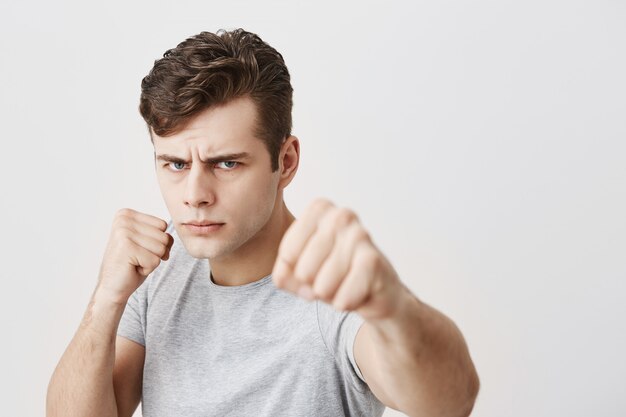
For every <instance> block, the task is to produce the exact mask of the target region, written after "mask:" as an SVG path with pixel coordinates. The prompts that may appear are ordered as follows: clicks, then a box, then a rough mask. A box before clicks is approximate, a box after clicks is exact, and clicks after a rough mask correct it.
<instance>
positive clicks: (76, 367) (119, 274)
mask: <svg viewBox="0 0 626 417" xmlns="http://www.w3.org/2000/svg"><path fill="white" fill-rule="evenodd" d="M166 229H167V223H166V222H165V221H163V220H161V219H158V218H156V217H154V216H150V215H147V214H143V213H139V212H137V211H134V210H131V209H122V210H120V211H119V212H118V213H117V215H116V217H115V219H114V222H113V228H112V231H111V237H110V239H109V243H108V245H107V249H106V251H105V254H104V259H103V261H102V265H101V268H100V276H99V279H98V285H97V287H96V290H95V291H94V293H93V295H92V298H91V301H90V303H89V307H88V308H87V311H86V312H85V315H84V317H83V320H82V322H81V324H80V326H79V328H78V330H77V332H76V334H75V335H74V338H73V339H72V341H71V342H70V344H69V346H68V347H67V349H66V351H65V353H64V354H63V356H62V357H61V360H60V361H59V364H58V365H57V367H56V369H55V371H54V373H53V375H52V378H51V379H50V383H49V385H48V394H47V398H46V410H47V415H48V417H54V416H66V415H71V416H76V417H81V416H89V417H100V416H102V417H104V416H115V417H117V416H118V415H119V416H120V417H126V416H130V415H132V413H133V411H134V410H135V408H136V407H137V404H138V402H139V400H140V397H141V375H142V373H143V360H144V355H145V349H144V347H143V346H141V345H139V344H137V343H134V342H131V341H129V340H126V339H124V338H119V339H116V336H117V328H118V326H119V323H120V320H121V318H122V314H123V312H124V309H125V307H126V302H127V301H128V299H129V297H130V296H131V294H132V293H133V292H134V291H135V290H136V289H137V288H138V287H139V286H140V285H141V284H142V283H143V281H144V280H145V279H146V277H147V276H148V275H149V274H150V273H151V272H152V271H154V269H156V267H157V266H158V265H159V263H160V262H161V260H167V259H169V251H170V248H171V246H172V244H173V238H172V236H171V235H169V234H168V233H166V232H165V230H166ZM116 341H117V343H116ZM116 394H117V395H116Z"/></svg>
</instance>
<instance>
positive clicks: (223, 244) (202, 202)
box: [152, 98, 282, 259]
mask: <svg viewBox="0 0 626 417" xmlns="http://www.w3.org/2000/svg"><path fill="white" fill-rule="evenodd" d="M255 117H256V108H255V105H254V103H253V102H252V101H251V100H250V99H249V98H239V99H236V100H233V101H230V102H228V103H227V104H225V105H222V106H219V107H213V108H209V109H207V110H205V111H204V112H202V113H200V114H199V115H198V116H196V117H195V118H193V119H192V120H191V121H190V122H189V123H187V124H186V125H185V127H184V129H183V130H181V131H180V132H178V133H176V134H175V135H172V136H168V137H159V136H157V135H155V134H154V132H153V134H152V136H153V142H154V149H155V158H156V159H155V163H156V173H157V179H158V182H159V186H160V188H161V193H162V194H163V198H164V200H165V204H166V206H167V209H168V210H169V213H170V215H171V217H172V220H173V222H174V226H175V228H176V232H177V233H178V236H179V237H180V239H181V241H182V243H183V245H184V246H185V248H186V249H187V251H188V252H189V254H190V255H191V256H193V257H195V258H207V259H219V258H222V257H229V256H232V255H233V254H235V253H236V251H237V250H238V249H240V248H242V246H244V245H246V244H250V242H252V241H254V239H255V237H257V236H258V235H259V234H260V233H262V232H263V229H264V226H266V225H267V224H268V221H269V220H270V218H271V216H272V213H273V211H274V208H275V207H276V206H277V201H278V200H277V199H278V192H279V185H280V172H281V170H280V169H279V170H278V171H276V172H271V163H270V154H269V151H268V150H267V148H266V147H265V144H264V143H263V142H262V141H261V140H260V139H258V138H257V137H255V135H254V133H253V132H254V128H255V126H256V125H255V123H256V120H255ZM281 201H282V197H281ZM189 223H212V224H214V225H213V226H208V227H194V226H192V225H190V224H189Z"/></svg>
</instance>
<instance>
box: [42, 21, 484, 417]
mask: <svg viewBox="0 0 626 417" xmlns="http://www.w3.org/2000/svg"><path fill="white" fill-rule="evenodd" d="M291 108H292V87H291V84H290V78H289V73H288V71H287V68H286V66H285V63H284V61H283V58H282V56H281V55H280V54H279V53H278V52H276V50H274V49H273V48H272V47H270V46H269V45H267V44H266V43H264V42H263V41H262V40H261V39H260V38H259V37H258V36H256V35H254V34H252V33H248V32H245V31H243V30H241V29H240V30H236V31H232V32H224V31H221V32H218V33H217V34H212V33H206V32H203V33H201V34H199V35H197V36H194V37H192V38H190V39H187V40H186V41H184V42H182V43H181V44H180V45H178V46H177V47H176V48H174V49H172V50H169V51H167V52H166V53H165V54H164V57H163V58H162V59H160V60H158V61H156V62H155V65H154V67H153V69H152V70H151V71H150V73H149V74H148V76H146V77H145V78H144V79H143V81H142V94H141V101H140V112H141V114H142V116H143V117H144V119H145V120H146V122H147V124H148V127H149V130H150V136H151V139H152V142H153V145H154V151H155V167H156V174H157V179H158V182H159V186H160V188H161V192H162V194H163V197H164V199H165V203H166V205H167V209H168V211H169V214H170V216H171V220H170V222H169V223H166V222H165V221H164V220H161V219H158V218H156V217H154V216H150V215H147V214H143V213H139V212H137V211H134V210H131V209H122V210H120V211H119V212H118V213H117V215H116V216H115V219H114V221H113V227H112V232H111V236H110V239H109V243H108V246H107V249H106V252H105V255H104V259H103V261H102V266H101V269H100V276H99V280H98V285H97V287H96V289H95V291H94V293H93V296H92V299H91V302H90V304H89V307H88V309H87V311H86V313H85V316H84V318H83V321H82V323H81V326H80V328H79V329H78V331H77V332H76V335H75V336H74V338H73V339H72V341H71V343H70V345H69V346H68V348H67V350H66V352H65V353H64V355H63V357H62V358H61V360H60V362H59V364H58V366H57V368H56V370H55V372H54V374H53V376H52V379H51V381H50V385H49V388H48V397H47V413H48V416H61V415H63V416H65V415H71V416H92V417H93V416H131V415H132V414H133V412H134V410H135V409H136V407H137V405H138V404H139V402H140V401H141V403H142V410H143V415H144V416H145V417H148V416H150V417H152V416H209V415H210V416H224V415H237V416H248V415H259V416H339V415H359V416H361V415H363V416H380V415H382V413H383V410H384V407H385V405H386V406H389V407H392V408H394V409H397V410H400V411H403V412H404V413H406V414H408V415H411V416H455V417H457V416H466V415H469V413H470V412H471V410H472V407H473V404H474V401H475V398H476V395H477V392H478V378H477V375H476V371H475V369H474V366H473V363H472V361H471V358H470V356H469V353H468V350H467V347H466V345H465V342H464V340H463V337H462V335H461V333H460V332H459V330H458V329H457V327H456V326H455V325H454V324H453V323H452V322H451V321H450V320H449V319H448V318H447V317H445V316H444V315H443V314H441V313H439V312H438V311H436V310H435V309H433V308H431V307H429V306H428V305H426V304H425V303H423V302H421V301H420V300H418V299H417V298H416V297H415V296H414V295H413V294H411V293H410V291H409V290H408V289H407V288H406V287H405V286H404V285H403V284H402V282H401V280H400V279H399V277H398V276H397V274H396V272H395V271H394V269H393V267H392V266H391V265H390V264H389V262H388V261H387V260H386V259H385V257H384V256H383V254H382V253H381V252H380V251H379V250H378V249H377V247H376V246H375V245H374V244H373V242H372V240H371V239H370V237H369V235H368V233H367V232H366V230H365V229H364V228H363V226H362V225H361V224H360V222H359V220H358V218H357V216H356V215H355V213H354V212H352V211H351V210H348V209H345V208H338V207H335V206H334V205H333V204H332V203H331V202H329V201H326V200H323V199H318V200H316V201H314V202H313V203H312V204H311V205H310V206H309V207H308V209H307V210H306V211H305V213H304V214H303V215H302V217H301V218H300V219H298V220H295V219H294V216H293V215H292V214H291V213H290V212H289V210H288V209H287V207H286V205H285V203H284V201H283V189H284V188H285V187H286V186H287V185H288V184H289V183H290V182H291V180H292V179H293V177H294V175H295V174H296V171H297V168H298V161H299V155H300V147H299V142H298V139H297V138H296V137H295V136H292V135H291ZM161 261H165V262H161Z"/></svg>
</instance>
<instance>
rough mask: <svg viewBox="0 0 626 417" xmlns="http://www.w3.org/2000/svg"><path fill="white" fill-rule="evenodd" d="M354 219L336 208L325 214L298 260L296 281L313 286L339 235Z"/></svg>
mask: <svg viewBox="0 0 626 417" xmlns="http://www.w3.org/2000/svg"><path fill="white" fill-rule="evenodd" d="M352 219H353V217H348V216H346V214H345V211H344V210H343V209H339V208H336V207H332V208H329V209H328V210H327V211H326V212H325V213H324V217H323V218H322V219H320V220H319V225H318V227H317V230H316V231H315V232H314V233H313V235H312V236H311V237H310V238H309V239H308V241H307V242H306V245H305V247H304V249H303V250H302V252H301V253H300V256H299V257H298V259H297V260H296V265H295V267H294V274H295V277H296V279H298V280H299V281H301V282H302V283H305V284H309V285H311V284H313V281H314V280H315V276H316V275H317V273H318V272H319V270H320V268H321V267H322V264H323V263H324V261H325V260H326V258H327V257H328V255H329V254H330V253H331V252H332V250H333V247H334V245H335V241H336V239H337V235H340V234H341V233H342V232H343V230H344V229H345V225H346V223H348V222H350V221H351V220H352Z"/></svg>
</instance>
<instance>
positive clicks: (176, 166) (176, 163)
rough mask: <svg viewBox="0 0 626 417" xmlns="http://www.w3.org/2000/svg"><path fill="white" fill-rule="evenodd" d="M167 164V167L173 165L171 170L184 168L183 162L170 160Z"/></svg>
mask: <svg viewBox="0 0 626 417" xmlns="http://www.w3.org/2000/svg"><path fill="white" fill-rule="evenodd" d="M181 165H182V166H181ZM167 166H169V167H171V166H174V169H173V171H180V170H182V169H183V168H185V163H184V162H170V163H168V164H167Z"/></svg>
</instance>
